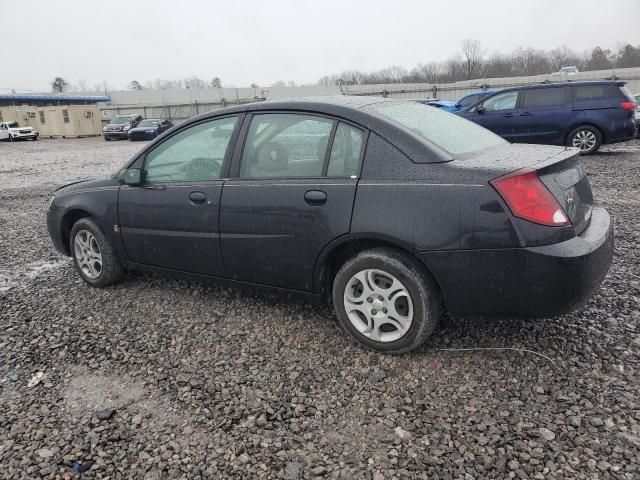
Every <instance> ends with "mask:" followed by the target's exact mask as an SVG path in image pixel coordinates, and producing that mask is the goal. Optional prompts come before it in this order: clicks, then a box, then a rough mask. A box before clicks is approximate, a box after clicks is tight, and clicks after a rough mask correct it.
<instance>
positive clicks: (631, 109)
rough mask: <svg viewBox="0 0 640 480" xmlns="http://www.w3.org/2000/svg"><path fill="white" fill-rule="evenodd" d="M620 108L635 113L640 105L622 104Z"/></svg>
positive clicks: (633, 103)
mask: <svg viewBox="0 0 640 480" xmlns="http://www.w3.org/2000/svg"><path fill="white" fill-rule="evenodd" d="M620 106H621V107H622V108H624V109H625V110H629V111H631V112H635V111H636V108H637V107H638V104H637V103H636V102H622V103H621V104H620Z"/></svg>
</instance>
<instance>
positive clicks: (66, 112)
mask: <svg viewBox="0 0 640 480" xmlns="http://www.w3.org/2000/svg"><path fill="white" fill-rule="evenodd" d="M62 119H63V120H64V123H69V110H62Z"/></svg>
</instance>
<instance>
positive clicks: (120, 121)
mask: <svg viewBox="0 0 640 480" xmlns="http://www.w3.org/2000/svg"><path fill="white" fill-rule="evenodd" d="M109 123H110V124H111V125H125V124H127V123H131V117H113V118H112V119H111V121H110V122H109Z"/></svg>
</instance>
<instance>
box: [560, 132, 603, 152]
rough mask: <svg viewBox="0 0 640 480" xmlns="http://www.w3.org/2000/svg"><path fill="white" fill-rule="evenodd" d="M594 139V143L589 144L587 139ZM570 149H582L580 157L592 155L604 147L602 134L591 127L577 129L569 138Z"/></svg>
mask: <svg viewBox="0 0 640 480" xmlns="http://www.w3.org/2000/svg"><path fill="white" fill-rule="evenodd" d="M593 137H595V138H594V143H593V144H591V142H590V141H589V142H587V139H592V138H593ZM566 143H567V146H568V147H578V148H579V149H580V155H591V154H592V153H595V152H597V151H598V149H599V148H600V146H601V145H602V132H600V130H598V129H597V128H596V127H592V126H591V125H580V126H579V127H577V128H574V129H573V130H571V132H570V133H569V135H568V136H567V142H566Z"/></svg>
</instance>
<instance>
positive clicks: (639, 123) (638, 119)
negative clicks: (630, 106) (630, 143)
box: [633, 93, 640, 138]
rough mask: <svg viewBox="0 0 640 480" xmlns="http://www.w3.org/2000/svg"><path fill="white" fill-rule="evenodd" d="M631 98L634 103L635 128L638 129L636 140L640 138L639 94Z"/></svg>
mask: <svg viewBox="0 0 640 480" xmlns="http://www.w3.org/2000/svg"><path fill="white" fill-rule="evenodd" d="M633 98H634V99H635V101H636V128H637V129H638V138H640V93H636V94H635V95H634V96H633Z"/></svg>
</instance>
